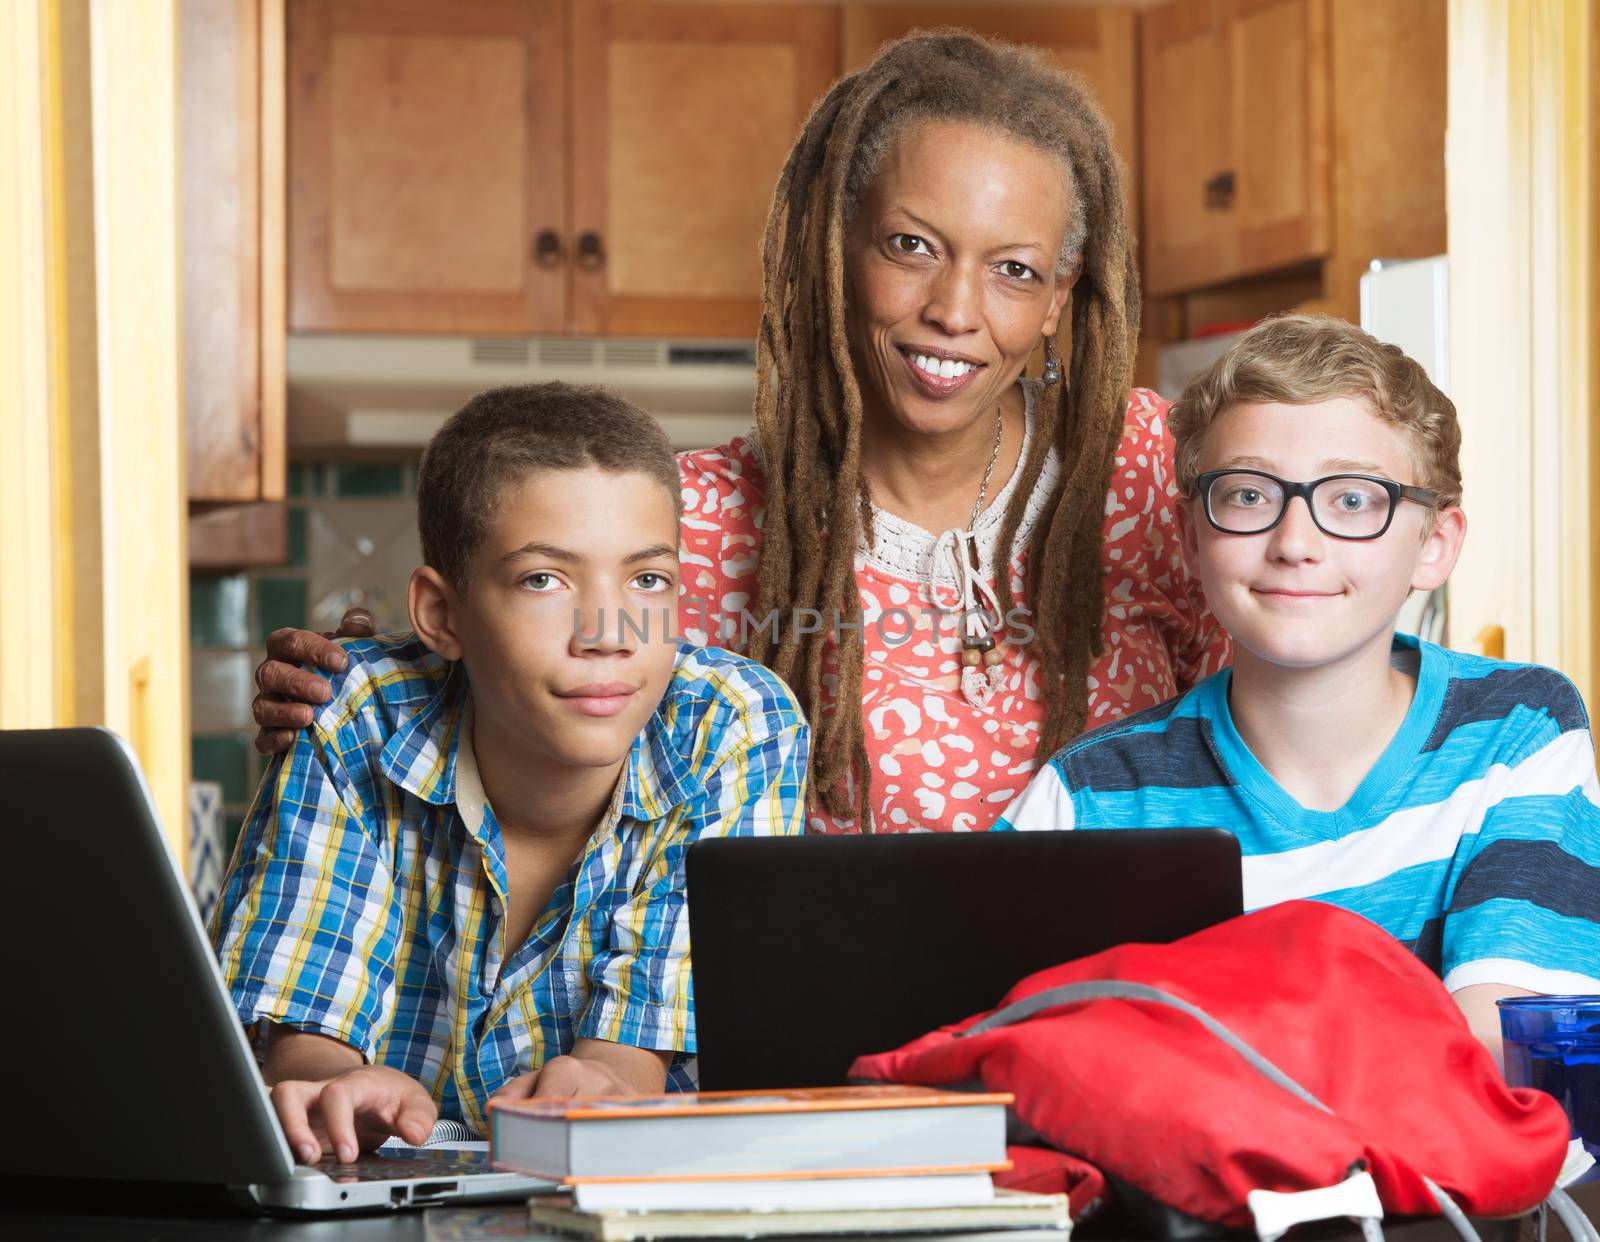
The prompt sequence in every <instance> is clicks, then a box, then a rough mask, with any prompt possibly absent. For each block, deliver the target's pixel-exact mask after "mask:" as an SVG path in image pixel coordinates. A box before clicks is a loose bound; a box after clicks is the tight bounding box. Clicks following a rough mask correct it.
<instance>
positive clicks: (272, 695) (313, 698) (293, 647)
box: [250, 608, 378, 755]
mask: <svg viewBox="0 0 1600 1242" xmlns="http://www.w3.org/2000/svg"><path fill="white" fill-rule="evenodd" d="M377 632H378V629H377V624H376V622H374V621H373V619H372V614H371V613H370V612H368V611H367V610H366V609H365V608H351V609H349V610H348V611H347V612H346V613H345V614H344V616H343V617H341V618H340V619H339V628H338V629H337V630H335V631H334V632H333V633H332V634H318V633H315V632H314V631H312V630H297V629H293V628H284V629H281V630H273V631H272V633H270V634H268V635H267V658H266V659H265V660H263V661H262V662H261V663H260V664H259V665H257V666H256V688H257V694H256V697H255V698H254V699H253V700H252V701H251V703H250V714H251V715H252V716H254V717H255V722H256V724H257V725H259V726H260V729H259V731H258V732H257V733H256V749H257V750H258V751H260V752H261V753H262V754H263V755H275V754H277V753H279V752H280V751H285V750H288V749H289V748H290V747H291V746H293V745H294V739H295V734H297V733H299V732H300V730H301V729H304V728H307V727H309V726H310V724H311V721H312V718H313V716H314V714H315V708H316V705H317V704H319V703H326V702H327V701H328V695H329V694H330V693H331V692H330V691H329V689H328V683H327V682H326V681H324V680H323V679H322V678H320V677H318V676H317V675H316V674H315V673H308V672H306V671H305V670H304V669H303V668H301V667H300V666H301V665H302V664H311V665H315V666H316V667H317V668H320V669H322V670H323V671H324V672H328V673H342V672H344V670H345V666H346V665H347V664H348V663H349V659H348V657H347V656H346V655H345V653H344V648H343V647H341V646H339V644H338V643H336V642H334V641H333V640H334V639H336V638H371V637H372V636H373V635H374V634H376V633H377Z"/></svg>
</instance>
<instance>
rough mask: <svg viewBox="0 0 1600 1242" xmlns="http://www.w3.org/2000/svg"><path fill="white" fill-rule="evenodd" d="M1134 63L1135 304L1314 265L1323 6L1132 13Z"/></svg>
mask: <svg viewBox="0 0 1600 1242" xmlns="http://www.w3.org/2000/svg"><path fill="white" fill-rule="evenodd" d="M1141 55H1142V61H1143V66H1142V67H1143V90H1142V94H1143V129H1144V149H1143V163H1142V167H1143V170H1144V211H1145V247H1144V259H1145V262H1144V274H1145V288H1146V290H1147V292H1149V293H1150V294H1153V295H1163V294H1172V293H1180V292H1185V291H1187V290H1191V289H1197V288H1202V287H1205V286H1207V285H1215V284H1220V283H1223V282H1226V281H1230V280H1235V279H1238V278H1240V277H1244V276H1251V275H1255V274H1258V273H1262V272H1269V271H1274V270H1277V269H1282V268H1286V267H1291V266H1293V265H1296V264H1300V263H1306V262H1310V261H1313V260H1316V259H1320V258H1322V257H1323V256H1324V255H1325V254H1326V253H1327V251H1328V246H1329V215H1330V203H1331V199H1332V193H1333V188H1332V175H1331V151H1332V127H1331V122H1330V109H1329V98H1328V96H1329V78H1330V73H1329V53H1328V11H1327V4H1326V0H1179V2H1178V3H1174V4H1168V5H1164V6H1162V7H1160V8H1156V9H1152V10H1148V11H1147V12H1145V13H1144V15H1143V19H1142V49H1141Z"/></svg>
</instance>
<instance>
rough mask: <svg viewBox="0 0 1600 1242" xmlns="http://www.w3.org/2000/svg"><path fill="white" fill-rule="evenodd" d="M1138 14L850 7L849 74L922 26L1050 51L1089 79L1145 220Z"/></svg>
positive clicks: (1134, 218)
mask: <svg viewBox="0 0 1600 1242" xmlns="http://www.w3.org/2000/svg"><path fill="white" fill-rule="evenodd" d="M1133 23H1134V17H1133V12H1132V11H1131V10H1129V9H1126V8H1109V7H1108V8H1103V9H1097V8H1079V7H1073V8H1041V7H1038V6H1036V5H1021V4H997V5H988V4H981V5H980V4H974V3H971V0H968V3H965V4H917V5H912V6H903V5H871V4H855V5H849V6H847V7H846V8H845V10H844V38H843V42H844V72H846V73H853V72H855V71H856V70H857V69H859V68H861V66H862V65H864V64H866V62H867V61H868V60H870V59H871V58H872V54H873V52H875V51H876V50H877V49H878V47H879V46H880V45H881V44H883V43H884V42H885V41H887V40H889V39H895V38H898V37H899V36H901V35H903V34H907V33H908V32H910V31H912V30H914V29H917V28H919V27H921V28H928V27H933V26H960V27H963V28H965V29H967V30H973V31H976V32H977V33H978V34H981V35H985V36H988V37H992V38H1001V39H1007V40H1010V41H1011V42H1012V43H1026V44H1029V45H1031V46H1033V47H1037V48H1039V49H1040V50H1042V51H1044V52H1047V53H1049V55H1050V57H1051V58H1052V59H1053V60H1054V61H1055V62H1056V64H1058V65H1060V66H1061V68H1063V69H1066V70H1069V71H1071V72H1074V73H1081V74H1082V75H1083V76H1084V78H1085V79H1086V80H1087V81H1088V83H1089V86H1090V89H1091V90H1092V91H1093V92H1094V97H1095V99H1096V100H1097V101H1098V102H1099V104H1100V108H1101V110H1102V111H1103V112H1104V113H1105V116H1106V120H1107V121H1108V122H1110V125H1111V139H1112V142H1113V143H1114V144H1115V146H1116V149H1117V154H1118V155H1119V156H1121V157H1122V164H1123V169H1124V171H1125V173H1126V176H1125V177H1124V182H1123V186H1124V189H1125V190H1127V191H1128V198H1129V203H1130V205H1131V212H1130V226H1133V227H1136V226H1137V222H1138V192H1137V180H1136V177H1135V172H1136V170H1137V169H1138V167H1139V144H1138V127H1137V124H1136V120H1135V116H1136V113H1135V102H1136V101H1135V92H1136V87H1135V83H1136V82H1137V81H1138V69H1137V64H1136V61H1135V51H1136V49H1135V47H1134V37H1133Z"/></svg>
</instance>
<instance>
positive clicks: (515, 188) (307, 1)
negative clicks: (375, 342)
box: [289, 0, 838, 337]
mask: <svg viewBox="0 0 1600 1242" xmlns="http://www.w3.org/2000/svg"><path fill="white" fill-rule="evenodd" d="M289 21H290V25H289V32H290V33H289V82H290V98H289V106H290V124H289V164H290V169H291V188H290V203H291V208H290V237H291V243H290V265H291V267H290V327H291V328H292V329H293V330H295V331H336V332H394V333H457V332H459V333H474V334H483V335H488V334H508V335H545V334H557V333H562V332H573V333H582V334H585V335H601V334H605V335H668V334H670V335H678V336H695V335H700V336H744V337H748V336H752V335H754V333H755V329H756V325H757V322H758V319H759V314H760V298H761V267H760V242H761V236H762V232H763V230H764V228H765V225H766V216H767V207H768V204H769V202H770V198H771V194H772V187H773V186H774V184H776V182H777V178H778V173H779V171H780V169H781V168H782V165H783V158H784V156H785V154H786V153H787V152H788V150H789V147H790V145H791V143H792V142H793V140H794V137H795V134H796V133H797V132H798V131H799V128H800V125H801V123H802V122H803V121H804V119H805V116H806V114H807V112H808V111H809V109H810V107H811V104H812V102H813V101H814V100H815V99H816V97H817V96H818V95H820V94H821V93H822V91H823V90H825V89H826V87H827V86H828V84H829V82H831V81H832V79H833V77H834V75H835V72H836V70H837V66H838V22H837V15H836V10H835V9H834V8H833V7H832V6H828V5H807V4H786V3H774V4H759V5H749V4H732V3H705V4H701V3H659V2H656V0H650V2H645V0H455V2H453V3H451V4H448V5H446V4H438V3H435V2H434V0H290V8H289Z"/></svg>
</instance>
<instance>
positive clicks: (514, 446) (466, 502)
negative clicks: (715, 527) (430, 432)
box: [417, 382, 683, 590]
mask: <svg viewBox="0 0 1600 1242" xmlns="http://www.w3.org/2000/svg"><path fill="white" fill-rule="evenodd" d="M589 467H598V468H599V469H601V470H605V471H609V472H611V473H613V474H623V473H631V472H635V471H636V472H638V473H640V474H644V475H648V476H649V477H650V478H652V479H654V480H656V481H657V482H658V483H660V484H661V486H662V487H664V488H666V489H667V494H668V495H670V496H671V497H672V506H673V512H674V513H675V514H678V515H680V516H681V514H682V508H683V498H682V493H681V492H680V490H679V486H678V466H677V462H676V461H675V459H674V458H673V455H672V443H671V441H669V440H668V439H667V434H666V432H665V431H663V430H662V428H661V424H660V423H658V422H656V420H655V419H653V418H651V417H650V415H648V414H646V413H645V412H644V411H643V410H641V409H640V408H639V407H638V406H636V405H634V404H633V403H632V402H631V401H626V400H624V399H623V398H622V397H619V396H618V395H617V394H616V393H614V392H610V391H608V390H607V389H604V388H595V387H590V386H587V385H583V386H580V385H576V384H563V383H556V382H552V383H547V384H518V385H514V386H512V387H508V388H491V389H490V390H489V391H487V392H482V393H479V394H478V395H477V396H476V397H474V398H472V400H471V401H468V402H467V404H466V405H464V406H462V407H461V409H459V410H458V411H456V413H454V414H452V415H451V416H450V418H449V419H448V420H447V421H446V423H445V424H444V426H443V427H441V428H439V430H438V432H437V433H435V435H434V437H433V439H432V440H430V441H429V442H428V447H427V449H426V450H424V452H423V454H422V466H421V468H420V470H419V473H418V475H417V533H418V534H419V535H420V536H421V538H422V560H423V563H424V564H426V565H429V566H431V567H432V568H434V569H436V570H438V571H439V572H440V573H441V574H443V575H444V576H445V577H446V578H447V579H449V581H450V582H451V583H452V584H453V585H454V586H455V587H456V589H457V590H463V589H465V587H466V585H467V579H468V577H469V575H470V571H471V567H472V557H473V555H474V553H476V552H477V550H478V545H479V544H481V543H482V542H483V540H484V537H485V536H486V535H487V534H488V532H489V526H490V523H491V519H492V516H493V514H494V511H495V508H496V506H498V505H499V503H500V498H501V496H502V495H503V494H504V492H505V489H506V487H507V486H508V485H510V484H512V483H516V482H519V481H521V480H522V479H524V478H526V477H527V476H528V475H529V474H532V473H535V472H538V471H541V470H582V469H586V468H589Z"/></svg>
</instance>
